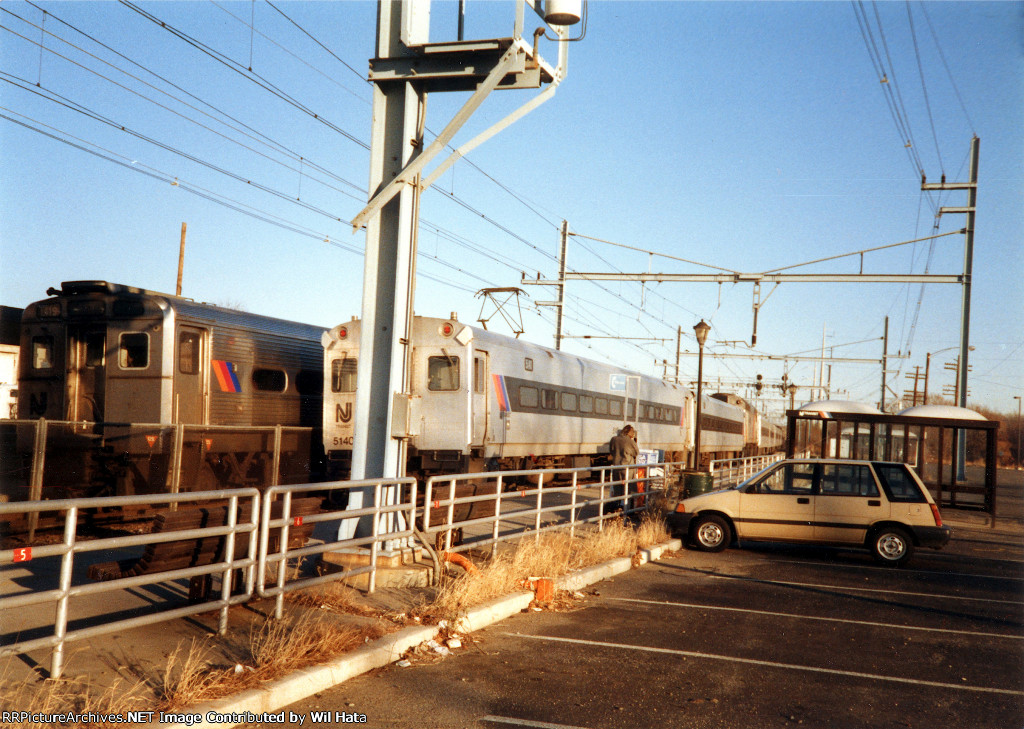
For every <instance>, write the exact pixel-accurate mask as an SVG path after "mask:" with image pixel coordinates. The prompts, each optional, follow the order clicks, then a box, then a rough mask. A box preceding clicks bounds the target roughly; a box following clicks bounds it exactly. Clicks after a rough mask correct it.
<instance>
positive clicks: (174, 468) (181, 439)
mask: <svg viewBox="0 0 1024 729" xmlns="http://www.w3.org/2000/svg"><path fill="white" fill-rule="evenodd" d="M172 448H173V449H174V450H173V452H172V453H171V464H172V465H171V493H172V494H176V493H179V492H180V491H181V461H182V455H183V454H184V452H185V426H184V424H182V423H178V424H177V425H175V426H174V445H173V446H172ZM202 459H203V449H202V448H200V449H199V468H198V469H197V470H196V473H200V471H201V470H202ZM171 510H172V511H177V510H178V502H177V501H175V502H174V503H173V504H171Z"/></svg>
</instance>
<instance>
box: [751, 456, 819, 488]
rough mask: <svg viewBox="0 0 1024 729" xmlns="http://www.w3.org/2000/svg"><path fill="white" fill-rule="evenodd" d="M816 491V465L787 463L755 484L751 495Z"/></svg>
mask: <svg viewBox="0 0 1024 729" xmlns="http://www.w3.org/2000/svg"><path fill="white" fill-rule="evenodd" d="M813 491H814V464H813V463H787V464H784V465H782V466H779V467H778V468H776V469H775V470H774V471H771V472H770V473H768V474H767V475H765V477H764V478H762V479H761V480H760V481H758V482H757V483H756V484H754V487H753V488H752V489H751V493H759V494H810V493H811V492H813Z"/></svg>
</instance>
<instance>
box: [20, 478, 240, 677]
mask: <svg viewBox="0 0 1024 729" xmlns="http://www.w3.org/2000/svg"><path fill="white" fill-rule="evenodd" d="M183 501H189V502H198V503H207V504H211V503H213V502H217V503H218V505H223V504H224V502H225V501H226V502H227V512H226V519H225V522H226V523H225V524H224V525H221V526H210V527H203V528H198V529H184V530H179V531H166V532H164V531H160V532H155V533H150V534H137V535H131V536H119V537H110V538H103V539H94V540H89V541H79V540H78V536H79V526H80V524H79V515H80V514H82V513H83V512H84V511H85V510H86V509H108V508H111V507H124V506H144V505H150V504H176V503H180V502H183ZM243 501H251V508H250V509H249V511H248V517H249V518H248V520H241V521H240V520H239V516H240V515H241V510H240V509H241V502H243ZM259 505H260V496H259V492H258V491H257V490H256V489H228V490H221V491H207V492H195V493H190V494H163V495H152V496H121V497H101V498H94V499H61V500H52V501H45V502H20V503H8V504H0V516H3V515H7V514H19V513H22V514H24V513H32V512H37V513H38V512H39V511H45V512H58V513H61V514H63V516H64V527H63V540H62V541H61V543H59V544H50V545H32V546H25V547H20V548H16V549H6V550H0V565H13V564H20V563H26V562H29V561H33V560H37V559H41V558H45V557H59V558H60V569H59V571H58V574H57V583H58V584H57V588H56V589H52V590H43V591H38V590H34V591H32V592H29V593H26V594H18V595H10V596H5V597H0V611H3V612H4V613H6V614H8V615H11V614H12V613H11V612H8V611H14V610H19V609H23V608H26V607H31V606H35V605H46V604H53V605H54V606H55V613H54V619H53V632H52V634H51V635H47V636H45V637H40V638H36V639H30V640H17V639H15V640H14V641H13V642H11V643H9V644H6V645H4V646H2V647H0V656H5V655H10V654H18V653H26V652H29V651H32V650H36V649H38V648H52V649H53V651H52V657H51V668H50V675H51V677H53V678H59V677H60V675H61V672H62V670H63V663H64V646H65V644H66V643H69V642H72V641H77V640H83V639H86V638H92V637H94V636H97V635H104V634H107V633H112V632H115V631H120V630H125V629H128V628H133V627H138V626H142V625H150V624H153V623H157V622H162V621H166V620H172V619H174V618H179V617H185V616H188V615H195V614H197V613H202V612H211V611H214V610H220V622H219V627H218V632H219V633H220V634H223V633H224V632H225V631H226V630H227V619H228V612H227V611H228V607H229V606H231V605H235V604H238V603H242V602H246V601H248V600H249V599H250V597H251V596H252V594H253V568H254V566H255V565H256V562H257V560H256V546H257V544H256V536H257V528H258V526H259V522H258V518H259ZM243 534H248V535H249V546H248V551H247V553H246V556H244V557H241V558H237V559H236V558H235V554H234V551H235V541H236V539H235V537H237V536H239V535H243ZM204 537H223V544H224V546H223V549H222V553H221V554H220V555H219V558H218V556H214V557H212V558H211V559H212V560H213V561H212V562H211V563H209V564H206V565H201V566H196V567H188V568H184V569H175V570H171V571H162V572H154V573H152V574H140V575H136V576H131V577H122V578H120V579H114V580H109V581H101V582H89V583H87V584H77V585H76V584H73V582H74V579H73V578H74V572H75V567H76V561H75V560H76V558H77V557H78V556H79V555H82V554H85V553H89V552H100V551H108V550H115V549H122V548H130V547H145V546H147V545H156V544H160V543H164V542H179V541H185V540H197V539H201V538H204ZM80 566H81V565H79V567H80ZM233 570H244V571H245V588H244V591H243V592H241V593H239V594H235V595H232V594H231V587H232V582H233V581H232V579H231V572H232V571H233ZM217 574H219V575H221V578H222V579H221V592H220V596H219V598H217V599H214V600H211V601H208V602H204V603H201V604H193V605H185V606H182V607H177V608H171V609H167V610H161V611H158V612H154V613H149V614H146V615H141V616H137V617H132V618H127V619H123V620H112V621H109V622H104V623H102V624H100V625H94V626H91V627H85V628H80V629H77V630H71V631H69V630H68V624H69V622H70V620H69V615H70V603H71V600H72V598H81V597H87V596H91V595H98V594H102V593H108V592H112V591H115V590H126V589H128V588H135V587H140V586H143V585H153V584H157V583H168V582H174V581H177V580H183V579H189V578H193V577H204V576H208V575H217ZM12 584H13V583H12Z"/></svg>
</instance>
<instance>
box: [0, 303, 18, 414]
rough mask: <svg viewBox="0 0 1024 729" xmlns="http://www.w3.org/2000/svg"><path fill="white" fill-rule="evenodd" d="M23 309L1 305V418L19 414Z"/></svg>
mask: <svg viewBox="0 0 1024 729" xmlns="http://www.w3.org/2000/svg"><path fill="white" fill-rule="evenodd" d="M20 330H21V309H16V308H14V307H13V306H0V418H14V417H17V414H18V352H19V351H20V346H19V345H20V339H19V337H20V333H21V331H20Z"/></svg>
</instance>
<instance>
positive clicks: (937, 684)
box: [503, 633, 1024, 696]
mask: <svg viewBox="0 0 1024 729" xmlns="http://www.w3.org/2000/svg"><path fill="white" fill-rule="evenodd" d="M503 635H507V636H510V637H513V638H527V639H529V640H543V641H551V642H555V643H573V644H576V645H590V646H596V647H598V648H616V649H618V650H628V651H643V652H646V653H663V654H668V655H673V656H686V657H687V658H705V659H711V660H716V661H728V662H730V663H745V664H747V665H751V666H764V667H766V668H784V669H789V670H792V671H807V672H810V673H825V674H829V675H832V676H847V677H849V678H866V679H869V680H872V681H889V682H892V683H906V684H912V685H914V686H929V687H934V688H943V689H954V690H956V691H972V692H974V693H984V694H1005V695H1008V696H1024V691H1016V690H1013V689H1000V688H989V687H987V686H965V685H963V684H958V683H943V682H941V681H922V680H918V679H914V678H903V677H901V676H886V675H883V674H876V673H861V672H859V671H840V670H837V669H834V668H817V667H815V666H800V665H797V664H795V663H778V662H777V661H761V660H757V659H755V658H738V657H736V656H721V655H717V654H715V653H698V652H696V651H681V650H676V649H674V648H655V647H653V646H643V645H629V644H627V643H609V642H606V641H603V640H581V639H579V638H556V637H554V636H548V635H527V634H525V633H503Z"/></svg>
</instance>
